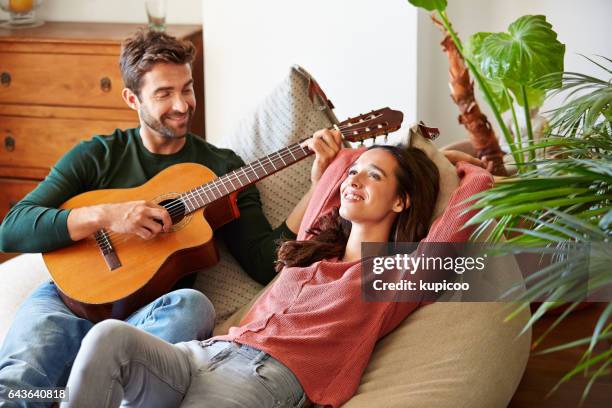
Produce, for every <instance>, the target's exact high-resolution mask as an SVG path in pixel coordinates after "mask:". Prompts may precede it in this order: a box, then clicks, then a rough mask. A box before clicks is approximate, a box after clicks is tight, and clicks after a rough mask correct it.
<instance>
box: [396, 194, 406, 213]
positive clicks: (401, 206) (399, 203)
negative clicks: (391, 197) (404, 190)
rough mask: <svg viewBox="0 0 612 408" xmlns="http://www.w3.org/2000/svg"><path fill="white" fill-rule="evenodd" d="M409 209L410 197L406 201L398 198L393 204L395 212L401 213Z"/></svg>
mask: <svg viewBox="0 0 612 408" xmlns="http://www.w3.org/2000/svg"><path fill="white" fill-rule="evenodd" d="M408 207H410V197H408V196H407V197H406V199H405V200H404V199H402V198H401V197H397V199H396V200H395V203H394V204H393V212H396V213H401V212H402V211H404V210H405V209H406V208H408Z"/></svg>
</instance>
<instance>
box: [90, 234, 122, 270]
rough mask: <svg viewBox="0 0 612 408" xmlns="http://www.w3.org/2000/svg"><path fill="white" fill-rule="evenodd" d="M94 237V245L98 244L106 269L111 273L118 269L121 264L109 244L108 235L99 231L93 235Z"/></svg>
mask: <svg viewBox="0 0 612 408" xmlns="http://www.w3.org/2000/svg"><path fill="white" fill-rule="evenodd" d="M94 237H95V238H96V243H97V244H98V248H99V249H100V252H102V256H103V257H104V261H105V262H106V265H107V266H108V268H109V269H110V270H111V271H112V270H114V269H117V268H119V267H120V266H121V262H120V261H119V257H118V256H117V252H115V248H114V247H113V244H112V243H111V240H110V237H109V236H108V233H107V232H106V231H104V230H103V229H101V230H99V231H97V232H96V233H95V235H94Z"/></svg>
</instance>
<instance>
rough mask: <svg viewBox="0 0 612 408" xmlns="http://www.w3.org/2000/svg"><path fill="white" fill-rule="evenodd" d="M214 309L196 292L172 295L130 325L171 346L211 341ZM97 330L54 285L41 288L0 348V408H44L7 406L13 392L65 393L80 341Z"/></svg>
mask: <svg viewBox="0 0 612 408" xmlns="http://www.w3.org/2000/svg"><path fill="white" fill-rule="evenodd" d="M214 320H215V316H214V308H213V306H212V304H211V303H210V301H209V300H208V298H206V296H204V295H203V294H202V293H201V292H198V291H196V290H193V289H180V290H176V291H174V292H170V293H168V294H166V295H164V296H162V297H160V298H158V299H157V300H155V301H153V302H152V303H150V304H148V305H146V306H144V307H143V308H141V309H140V310H138V311H136V312H135V313H134V314H132V315H131V316H130V317H128V318H127V319H126V322H127V323H129V324H131V325H133V326H136V327H138V328H140V329H142V330H144V331H146V332H148V333H150V334H152V335H154V336H156V337H159V338H161V339H163V340H165V341H167V342H170V343H178V342H182V341H188V340H193V339H205V338H208V337H210V334H211V333H212V329H213V325H214ZM93 326H94V324H93V323H92V322H90V321H89V320H85V319H82V318H80V317H78V316H76V315H74V313H72V312H71V311H70V309H68V308H67V307H66V305H64V303H63V302H62V300H61V298H60V297H59V294H58V292H57V289H56V287H55V285H54V284H53V283H51V282H48V283H45V284H43V285H41V286H39V287H38V288H37V289H36V290H35V291H34V292H33V293H32V294H31V295H30V296H29V297H28V298H27V299H26V300H25V301H24V303H23V304H22V305H21V307H20V308H19V310H18V311H17V315H16V316H15V319H14V321H13V324H12V326H11V328H10V329H9V331H8V333H7V335H6V338H5V339H4V343H3V344H2V347H1V348H0V407H2V408H5V407H28V408H29V407H45V406H49V405H50V404H49V403H34V402H31V401H24V400H8V398H7V395H8V391H9V390H10V389H28V388H33V387H34V388H49V387H64V386H65V385H66V382H67V380H68V375H69V374H70V369H71V367H72V364H73V362H74V359H75V358H76V355H77V352H78V351H79V348H80V346H81V341H82V340H83V338H84V337H85V335H86V334H87V332H89V330H90V329H91V328H92V327H93Z"/></svg>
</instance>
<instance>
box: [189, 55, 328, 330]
mask: <svg viewBox="0 0 612 408" xmlns="http://www.w3.org/2000/svg"><path fill="white" fill-rule="evenodd" d="M311 80H312V77H311V76H310V75H309V74H308V73H307V72H306V71H305V70H304V69H303V68H301V67H299V66H294V67H292V68H291V69H290V71H289V74H288V76H287V77H286V78H285V79H284V80H283V81H282V82H281V83H280V84H279V85H278V86H277V87H276V88H275V89H274V90H273V91H272V93H271V94H270V95H268V96H267V97H266V98H265V99H264V100H263V101H262V102H261V104H260V105H259V106H258V107H257V108H256V110H255V111H254V112H253V113H252V114H251V115H249V116H248V117H246V118H245V119H243V120H242V121H241V122H240V123H239V125H238V127H237V129H236V130H235V131H234V132H233V133H232V134H231V135H229V136H227V137H225V138H224V139H223V141H222V143H220V147H226V148H229V149H232V150H233V151H235V152H236V153H237V154H238V155H239V156H240V157H242V159H243V160H244V161H245V162H246V163H249V162H251V161H253V160H256V159H258V158H261V157H264V156H265V155H267V154H269V153H272V152H275V151H277V150H280V149H282V148H284V147H286V146H288V145H290V144H292V143H295V142H297V141H298V140H301V139H305V138H307V137H310V136H312V134H313V133H314V132H315V131H317V130H319V129H322V128H325V127H330V126H331V125H332V124H333V123H336V122H337V120H336V118H335V116H334V114H333V112H332V111H331V109H329V108H328V106H327V104H326V103H325V102H324V101H323V100H322V98H321V97H320V96H319V95H318V94H316V93H312V92H310V90H311V89H312V87H310V84H311ZM311 96H312V98H313V100H312V101H311V99H310V98H311ZM312 160H313V159H312V157H311V158H308V159H305V160H302V161H301V162H299V163H297V164H294V165H293V166H290V167H289V168H287V169H284V170H282V171H280V172H278V173H276V174H274V175H272V176H270V177H268V178H266V179H264V180H262V181H261V182H259V183H258V184H257V188H258V189H259V191H260V193H261V201H262V204H263V211H264V214H265V215H266V217H267V218H268V220H269V221H270V223H271V224H272V226H273V227H276V226H278V225H280V224H281V223H282V222H283V221H284V220H285V219H286V218H287V216H288V215H289V213H290V212H291V210H292V209H293V208H294V207H295V205H296V204H297V203H298V201H299V200H300V199H301V198H302V196H303V195H304V194H305V193H306V191H307V190H308V187H309V184H310V168H311V166H312ZM217 243H218V247H219V253H220V255H221V261H220V262H219V264H217V265H215V266H214V267H213V268H210V269H207V270H204V271H201V272H200V273H199V274H198V277H197V280H196V285H195V287H196V288H197V289H199V290H201V291H202V292H203V293H204V294H205V295H206V296H208V298H209V299H210V300H211V302H212V303H213V305H214V306H215V310H216V312H217V321H218V322H222V321H223V320H225V319H226V318H228V317H229V316H230V315H232V314H233V313H234V312H235V311H236V310H238V308H240V307H241V306H242V305H244V304H246V303H248V302H249V301H250V300H251V299H252V298H253V297H254V296H255V295H257V293H258V292H259V290H260V289H261V287H262V286H261V285H259V284H258V283H257V282H255V281H253V280H252V279H251V278H250V277H249V276H248V275H247V274H246V273H245V272H244V271H243V270H242V268H241V267H240V266H239V265H238V263H237V262H236V260H235V259H234V258H233V257H232V256H231V255H230V253H229V252H228V250H227V249H226V248H225V246H224V245H223V244H222V243H221V242H220V240H218V241H217Z"/></svg>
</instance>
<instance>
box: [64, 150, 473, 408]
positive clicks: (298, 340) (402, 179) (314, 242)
mask: <svg viewBox="0 0 612 408" xmlns="http://www.w3.org/2000/svg"><path fill="white" fill-rule="evenodd" d="M438 182H439V174H438V170H437V167H436V166H435V165H434V164H433V163H432V162H431V161H430V160H429V159H428V158H427V156H426V155H425V154H424V153H423V152H422V151H421V150H418V149H415V148H408V149H404V148H398V147H390V146H374V147H372V148H370V149H368V150H367V151H365V152H364V153H363V154H361V156H359V158H358V159H357V160H356V161H355V162H354V164H353V165H351V166H350V168H349V170H348V172H347V175H346V179H345V180H344V181H343V182H342V184H341V186H340V194H341V201H340V208H339V210H337V211H333V212H332V213H328V214H326V215H323V216H322V217H321V218H320V219H319V220H318V223H317V225H316V226H315V228H313V230H312V233H313V234H314V237H313V238H312V239H310V240H307V241H287V242H285V243H283V244H282V246H281V248H280V249H279V265H281V267H279V269H282V271H281V273H279V276H278V277H277V279H276V281H275V282H274V283H273V284H272V285H271V286H270V287H269V288H268V290H266V292H265V293H263V294H262V295H261V297H260V298H259V299H258V300H257V302H256V303H255V304H254V305H253V307H252V308H251V309H250V310H249V312H248V313H247V315H246V316H245V317H244V318H243V320H242V322H241V325H240V327H232V328H231V329H230V332H229V334H228V335H226V336H221V337H216V338H213V339H210V340H207V341H205V342H199V341H192V342H188V343H180V344H176V345H171V344H168V343H166V342H164V341H162V340H159V339H157V338H154V337H153V336H150V335H148V334H146V333H144V332H141V331H139V330H137V329H134V328H132V327H130V326H128V325H126V324H123V323H122V322H118V321H106V322H103V323H100V324H98V325H97V326H95V327H94V328H93V329H92V330H91V331H90V333H89V334H88V335H87V337H86V338H85V340H84V341H83V344H82V348H81V351H80V352H79V355H78V357H77V359H76V362H75V365H74V367H73V369H72V373H71V376H70V379H69V381H68V389H69V394H70V396H69V398H70V401H69V402H67V403H65V405H64V406H68V407H71V406H75V407H97V406H100V407H116V406H119V404H120V403H121V401H122V399H123V400H124V403H126V404H127V405H129V406H142V407H155V406H159V407H175V406H179V405H181V406H198V407H215V408H220V407H301V406H303V405H304V403H305V402H306V401H307V400H310V401H312V402H313V403H315V404H320V405H330V406H333V407H336V406H339V405H341V404H343V403H344V402H346V401H347V400H348V399H349V398H350V397H351V396H352V395H353V394H354V393H355V391H356V390H357V387H358V385H359V381H360V377H361V374H362V373H363V370H364V369H365V367H366V365H367V363H368V360H369V357H370V355H371V353H372V350H373V348H374V346H375V344H376V341H377V340H378V339H380V338H381V337H382V336H384V335H385V334H387V333H388V332H390V331H391V330H393V329H394V328H395V327H396V326H397V325H398V324H399V323H400V322H401V321H402V320H403V319H404V318H405V317H406V316H407V315H408V314H410V313H411V312H412V311H414V309H416V307H417V306H418V305H417V304H415V303H400V302H364V301H363V300H362V296H361V283H360V282H361V277H360V269H361V268H360V252H361V243H362V242H387V241H409V242H418V241H420V240H421V239H423V238H424V237H425V236H426V235H427V231H428V229H429V224H430V219H431V216H432V212H433V208H434V205H433V203H435V201H436V196H437V194H438ZM464 208H465V207H462V208H457V211H458V212H460V211H462V210H463V209H464ZM441 230H443V231H444V232H443V233H441V235H440V236H439V237H436V236H431V234H430V236H428V239H430V240H436V239H437V238H440V239H439V240H440V241H445V240H450V239H452V236H451V235H452V232H449V231H448V229H441ZM449 234H451V235H449Z"/></svg>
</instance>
